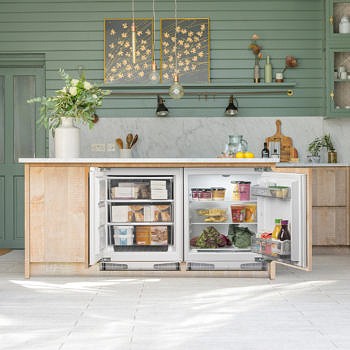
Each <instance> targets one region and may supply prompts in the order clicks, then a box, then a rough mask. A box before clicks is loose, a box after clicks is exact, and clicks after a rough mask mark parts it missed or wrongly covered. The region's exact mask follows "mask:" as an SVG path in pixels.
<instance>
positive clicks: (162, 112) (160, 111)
mask: <svg viewBox="0 0 350 350" xmlns="http://www.w3.org/2000/svg"><path fill="white" fill-rule="evenodd" d="M157 100H158V104H157V110H156V115H157V116H158V117H166V116H167V115H168V114H169V110H168V108H166V106H165V104H164V100H163V99H162V97H161V96H160V95H158V96H157Z"/></svg>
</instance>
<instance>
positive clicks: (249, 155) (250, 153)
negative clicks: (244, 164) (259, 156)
mask: <svg viewBox="0 0 350 350" xmlns="http://www.w3.org/2000/svg"><path fill="white" fill-rule="evenodd" d="M244 158H254V153H252V152H245V153H244Z"/></svg>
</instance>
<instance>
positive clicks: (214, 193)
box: [211, 187, 226, 201]
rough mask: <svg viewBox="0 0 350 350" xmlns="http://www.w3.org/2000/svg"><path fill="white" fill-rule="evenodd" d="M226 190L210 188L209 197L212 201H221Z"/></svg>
mask: <svg viewBox="0 0 350 350" xmlns="http://www.w3.org/2000/svg"><path fill="white" fill-rule="evenodd" d="M225 193H226V188H223V187H212V188H211V197H212V200H213V201H223V200H224V199H225Z"/></svg>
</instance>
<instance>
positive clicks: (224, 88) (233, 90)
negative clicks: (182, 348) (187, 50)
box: [102, 82, 296, 97]
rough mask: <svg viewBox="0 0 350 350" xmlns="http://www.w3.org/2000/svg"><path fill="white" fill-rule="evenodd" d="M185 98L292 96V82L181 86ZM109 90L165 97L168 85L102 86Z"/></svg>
mask: <svg viewBox="0 0 350 350" xmlns="http://www.w3.org/2000/svg"><path fill="white" fill-rule="evenodd" d="M182 86H183V88H184V89H185V96H184V97H188V96H205V97H206V96H217V95H232V94H233V95H235V96H236V95H254V94H259V95H264V94H286V95H288V96H292V95H293V94H294V91H293V88H294V87H295V86H296V83H294V82H286V83H257V84H256V83H210V84H182ZM102 87H103V88H104V89H108V90H111V91H112V93H111V95H112V96H127V95H129V96H152V95H153V96H154V95H167V94H168V90H169V87H170V85H168V84H157V85H141V84H122V85H109V84H105V85H103V86H102Z"/></svg>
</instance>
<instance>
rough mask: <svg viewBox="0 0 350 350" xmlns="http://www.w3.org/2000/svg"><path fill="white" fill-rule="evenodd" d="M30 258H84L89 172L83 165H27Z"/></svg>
mask: <svg viewBox="0 0 350 350" xmlns="http://www.w3.org/2000/svg"><path fill="white" fill-rule="evenodd" d="M29 177H30V182H29V193H28V194H27V196H28V199H29V210H30V221H29V232H30V236H29V237H27V239H29V252H30V261H31V262H85V261H86V237H87V228H88V175H87V170H86V168H85V167H70V166H52V167H50V166H49V167H47V166H46V167H40V166H31V167H30V168H29Z"/></svg>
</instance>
